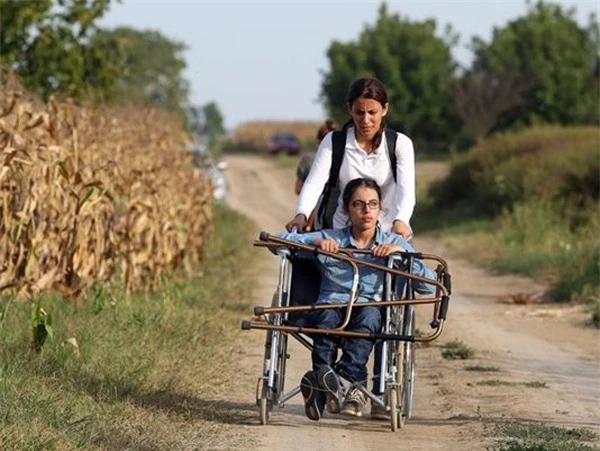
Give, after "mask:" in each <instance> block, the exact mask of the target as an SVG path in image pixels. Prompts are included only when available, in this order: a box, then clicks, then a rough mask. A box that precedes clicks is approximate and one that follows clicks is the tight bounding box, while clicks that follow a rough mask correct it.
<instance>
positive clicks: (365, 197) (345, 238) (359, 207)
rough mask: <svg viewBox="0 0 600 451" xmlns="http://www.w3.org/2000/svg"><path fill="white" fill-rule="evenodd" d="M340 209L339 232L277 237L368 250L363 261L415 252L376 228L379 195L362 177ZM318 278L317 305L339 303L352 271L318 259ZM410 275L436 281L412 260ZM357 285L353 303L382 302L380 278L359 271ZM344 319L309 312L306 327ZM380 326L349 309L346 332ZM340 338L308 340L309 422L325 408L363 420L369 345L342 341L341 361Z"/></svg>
mask: <svg viewBox="0 0 600 451" xmlns="http://www.w3.org/2000/svg"><path fill="white" fill-rule="evenodd" d="M342 201H343V208H344V209H345V212H346V213H347V214H348V216H349V218H350V226H349V227H346V228H344V229H335V230H332V229H328V230H320V231H318V232H312V233H303V234H297V233H282V234H279V235H278V236H279V237H281V238H284V239H287V240H291V241H296V242H299V243H303V244H310V245H314V246H317V247H319V248H320V249H321V250H324V251H327V252H331V253H336V252H337V251H338V250H339V249H340V248H356V249H368V250H371V253H370V254H361V256H360V257H359V256H357V258H362V259H365V260H367V261H369V260H371V261H373V262H376V261H377V260H380V259H383V258H386V257H388V256H389V255H390V254H392V253H394V252H404V251H407V252H414V250H413V249H412V246H411V245H410V244H409V243H408V242H407V241H405V240H404V239H403V238H402V237H401V236H399V235H396V234H392V233H385V232H382V231H381V230H380V228H379V227H378V225H377V224H378V218H379V214H380V208H381V190H380V188H379V186H378V185H377V183H376V182H374V181H373V180H371V179H367V178H358V179H354V180H352V181H350V182H349V183H348V184H347V185H346V188H345V190H344V193H343V196H342ZM317 266H318V269H319V272H320V273H321V279H322V282H321V286H320V290H319V297H318V301H317V303H337V304H339V303H344V302H347V301H348V297H349V294H350V291H351V286H352V278H353V272H352V268H351V267H350V265H348V263H346V262H344V261H340V260H337V259H335V258H332V257H328V256H325V255H319V256H318V257H317ZM411 272H412V273H413V274H414V275H417V276H420V277H424V278H427V279H431V280H436V276H435V274H434V273H433V271H431V270H430V269H429V268H428V267H427V265H425V264H424V263H423V262H422V261H421V260H418V259H414V260H413V268H412V269H411ZM359 277H360V286H359V290H358V293H357V298H356V302H372V301H381V299H382V293H383V277H384V276H383V274H382V273H381V272H380V271H376V270H374V269H371V268H369V267H365V266H362V265H361V266H360V268H359ZM413 288H414V289H415V291H416V292H418V293H421V294H429V293H433V292H434V287H433V285H430V284H428V283H425V282H421V281H416V282H414V283H413ZM344 317H345V309H324V310H313V311H312V312H310V313H309V315H308V318H307V322H308V324H310V326H311V327H313V328H318V329H335V328H337V327H339V326H340V325H341V324H342V322H343V320H344ZM381 324H382V314H381V309H380V308H378V307H371V306H368V307H367V306H365V307H360V308H356V309H353V310H352V315H351V317H350V322H349V324H348V326H347V327H346V328H345V330H347V331H354V332H365V333H376V332H378V331H379V330H380V328H381ZM339 346H340V338H339V337H337V336H334V335H325V334H315V335H314V337H313V350H312V355H311V357H312V370H310V371H308V372H307V373H306V374H305V375H304V376H303V377H302V382H301V392H302V396H303V398H304V404H305V413H306V416H307V417H308V418H310V419H311V420H315V421H316V420H319V419H320V418H321V416H322V414H323V411H324V409H325V407H327V410H328V411H329V412H330V413H341V414H344V415H351V416H362V410H363V407H364V405H365V403H366V400H365V396H364V394H363V392H362V391H361V390H360V389H358V388H357V386H358V385H364V384H365V383H366V381H367V361H368V359H369V355H370V354H371V351H372V348H373V341H372V340H369V339H365V338H350V337H346V338H345V339H344V344H343V350H342V356H341V358H340V359H339V360H338V359H337V354H338V352H337V349H338V347H339Z"/></svg>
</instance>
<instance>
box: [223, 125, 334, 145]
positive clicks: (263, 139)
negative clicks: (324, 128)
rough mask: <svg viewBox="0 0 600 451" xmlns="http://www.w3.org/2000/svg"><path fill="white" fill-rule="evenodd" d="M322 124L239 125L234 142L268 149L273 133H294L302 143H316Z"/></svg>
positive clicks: (234, 135)
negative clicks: (268, 142)
mask: <svg viewBox="0 0 600 451" xmlns="http://www.w3.org/2000/svg"><path fill="white" fill-rule="evenodd" d="M321 124H322V122H310V121H305V122H301V121H279V122H277V121H262V122H260V121H258V122H246V123H244V124H241V125H239V126H238V127H237V128H236V129H235V133H234V134H233V137H232V138H233V141H234V142H237V143H245V144H250V145H252V146H254V147H256V148H258V149H266V146H267V141H268V140H269V138H270V137H271V135H272V134H273V133H278V132H288V133H293V134H294V135H296V137H297V138H298V139H299V140H300V141H308V142H310V143H311V144H312V143H314V142H315V137H316V136H317V130H318V129H319V127H320V126H321Z"/></svg>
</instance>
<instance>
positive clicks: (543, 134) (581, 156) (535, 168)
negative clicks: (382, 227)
mask: <svg viewBox="0 0 600 451" xmlns="http://www.w3.org/2000/svg"><path fill="white" fill-rule="evenodd" d="M598 132H599V130H598V128H596V127H569V128H562V127H536V128H532V129H528V130H526V131H524V132H521V133H503V134H498V135H496V136H494V137H492V138H491V139H489V140H487V141H484V142H483V143H481V144H480V145H478V146H476V147H473V148H472V149H471V150H470V151H469V153H468V154H466V155H464V156H461V157H459V158H458V159H457V160H456V161H455V163H454V164H453V166H452V169H451V171H450V174H449V176H448V177H447V178H446V179H445V180H443V181H441V182H440V183H438V184H436V185H434V186H433V187H432V190H431V192H430V194H431V196H432V197H433V198H434V199H435V202H436V205H437V206H439V207H448V206H450V207H452V206H455V205H456V204H459V203H464V202H468V203H471V204H473V207H474V208H476V209H479V210H481V211H485V212H487V213H488V214H489V215H492V216H493V215H496V214H498V213H500V212H502V211H503V210H504V209H506V208H511V207H512V206H513V205H514V204H515V203H518V202H523V201H526V200H527V199H530V198H546V199H548V200H551V201H553V202H556V203H558V204H560V205H563V206H565V207H567V206H571V207H570V208H571V209H572V210H576V208H574V207H573V206H575V207H582V206H587V205H588V204H589V203H590V202H597V201H598V199H599V198H600V193H599V191H600V189H599V188H600V185H599V184H600V160H599V158H598V146H599V138H598V136H599V133H598Z"/></svg>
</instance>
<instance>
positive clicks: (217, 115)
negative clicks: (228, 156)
mask: <svg viewBox="0 0 600 451" xmlns="http://www.w3.org/2000/svg"><path fill="white" fill-rule="evenodd" d="M188 123H189V127H190V128H191V129H192V130H193V131H194V132H195V133H196V134H197V135H199V136H201V137H204V138H205V139H206V140H207V142H208V146H209V148H210V149H211V151H212V152H213V153H218V151H219V149H218V147H219V141H220V140H221V138H222V137H223V135H224V134H225V127H224V126H223V116H222V115H221V111H220V110H219V106H218V105H217V104H216V103H215V102H209V103H207V104H205V105H203V106H202V107H198V106H192V107H190V108H189V110H188Z"/></svg>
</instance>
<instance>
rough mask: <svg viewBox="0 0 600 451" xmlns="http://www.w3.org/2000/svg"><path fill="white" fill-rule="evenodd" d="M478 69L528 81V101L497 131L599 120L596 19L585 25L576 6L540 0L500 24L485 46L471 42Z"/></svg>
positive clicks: (501, 121)
mask: <svg viewBox="0 0 600 451" xmlns="http://www.w3.org/2000/svg"><path fill="white" fill-rule="evenodd" d="M472 47H473V50H474V52H475V61H474V63H473V67H474V69H475V70H476V71H481V72H485V73H491V74H494V75H496V76H497V77H499V78H500V79H501V78H503V77H507V76H508V77H516V78H518V79H519V80H523V81H527V82H528V85H529V86H528V88H527V89H526V91H525V93H524V95H523V98H524V104H520V105H517V106H515V107H513V108H511V109H509V110H508V111H507V112H506V113H504V114H503V115H502V116H501V117H500V119H499V121H498V122H497V123H496V129H505V128H507V127H511V126H512V127H514V126H517V127H518V126H523V125H531V124H539V123H555V124H563V125H567V124H598V121H599V120H600V116H599V113H600V103H599V102H600V98H599V91H598V88H599V84H598V83H599V78H598V77H599V74H598V63H599V59H598V53H597V49H598V23H597V21H596V19H595V18H594V17H590V22H589V26H588V28H587V29H584V28H581V27H580V26H579V25H578V24H577V21H576V20H575V11H574V9H570V10H563V8H562V7H561V6H560V5H557V4H553V3H544V2H542V1H539V2H537V3H535V4H532V5H531V6H530V9H529V11H528V13H527V14H526V15H525V16H524V17H521V18H518V19H516V20H514V21H512V22H509V23H508V24H507V25H506V26H504V27H501V28H496V29H495V30H494V33H493V38H492V41H491V42H490V43H489V44H487V43H485V42H483V41H482V40H481V39H479V38H474V39H473V43H472Z"/></svg>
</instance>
